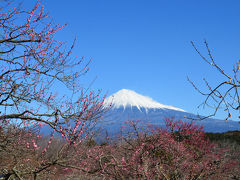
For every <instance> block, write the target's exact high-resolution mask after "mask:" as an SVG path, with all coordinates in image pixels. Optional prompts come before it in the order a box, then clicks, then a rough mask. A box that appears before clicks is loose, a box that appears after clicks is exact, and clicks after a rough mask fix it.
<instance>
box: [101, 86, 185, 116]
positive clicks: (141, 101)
mask: <svg viewBox="0 0 240 180" xmlns="http://www.w3.org/2000/svg"><path fill="white" fill-rule="evenodd" d="M104 105H105V106H109V105H111V106H112V108H120V107H123V108H124V109H125V108H126V107H127V106H130V107H137V108H138V109H139V110H140V111H141V108H144V109H146V110H147V109H149V108H154V109H171V110H176V111H183V112H185V111H184V110H183V109H180V108H176V107H174V106H168V105H163V104H160V103H158V102H156V101H154V100H153V99H152V98H150V97H147V96H142V95H140V94H138V93H136V92H134V91H132V90H128V89H122V90H120V91H118V92H117V93H115V94H113V95H111V96H109V97H108V98H106V99H105V101H104Z"/></svg>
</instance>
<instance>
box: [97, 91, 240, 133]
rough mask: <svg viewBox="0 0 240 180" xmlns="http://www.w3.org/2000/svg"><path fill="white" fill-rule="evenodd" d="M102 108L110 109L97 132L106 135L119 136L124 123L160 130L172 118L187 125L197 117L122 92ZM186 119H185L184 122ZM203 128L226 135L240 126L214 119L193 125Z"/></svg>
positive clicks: (110, 98) (147, 98)
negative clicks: (156, 127) (103, 132)
mask: <svg viewBox="0 0 240 180" xmlns="http://www.w3.org/2000/svg"><path fill="white" fill-rule="evenodd" d="M104 105H105V106H106V107H109V106H111V108H110V110H109V112H107V113H106V114H105V116H104V118H103V123H101V128H102V129H103V130H104V131H106V130H107V131H108V132H109V133H110V134H116V133H119V131H120V129H121V126H123V125H124V122H125V121H127V120H140V121H141V122H142V123H143V124H146V125H147V124H151V125H154V126H161V127H164V119H165V118H166V117H174V118H175V119H176V120H180V119H181V120H184V121H188V122H190V121H191V120H190V119H189V118H193V119H197V118H198V116H197V115H194V114H192V113H188V112H186V111H184V110H182V109H180V108H177V107H174V106H168V105H163V104H160V103H158V102H156V101H154V100H152V99H151V98H149V97H145V96H142V95H140V94H137V93H136V92H134V91H132V90H127V89H122V90H120V91H118V92H117V93H115V94H113V95H111V96H109V97H108V98H107V99H106V100H105V102H104ZM186 117H188V118H186ZM195 123H196V124H199V125H203V126H204V130H205V131H206V132H226V131H232V130H240V124H239V123H238V122H236V121H228V122H225V121H223V120H218V119H210V118H209V119H204V120H201V121H195Z"/></svg>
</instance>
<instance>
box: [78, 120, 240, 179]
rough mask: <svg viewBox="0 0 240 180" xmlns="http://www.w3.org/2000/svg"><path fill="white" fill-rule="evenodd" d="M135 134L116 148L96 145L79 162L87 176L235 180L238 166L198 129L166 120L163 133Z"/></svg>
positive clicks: (132, 125) (123, 140) (187, 124)
mask: <svg viewBox="0 0 240 180" xmlns="http://www.w3.org/2000/svg"><path fill="white" fill-rule="evenodd" d="M128 125H129V127H128V130H129V128H130V129H131V128H132V130H135V132H132V134H131V136H129V137H126V136H125V137H120V139H119V140H120V141H119V142H118V143H117V144H114V145H113V144H110V145H107V144H106V145H105V146H100V145H96V146H94V148H91V149H89V150H88V151H85V153H83V154H82V157H81V159H84V156H85V160H86V161H88V162H87V163H86V164H85V166H84V167H85V170H86V172H87V173H88V174H94V175H96V174H98V175H99V176H101V177H102V178H106V179H169V180H170V179H171V180H172V179H217V178H218V179H238V178H239V177H240V176H239V170H240V169H239V162H237V161H234V160H231V159H229V158H228V157H227V156H225V155H226V153H227V150H225V149H221V148H218V147H217V146H216V145H214V144H212V143H210V142H209V140H208V139H207V138H206V137H205V133H204V132H203V131H202V127H199V126H197V125H194V123H186V122H183V121H174V120H173V119H167V120H166V126H167V128H166V129H151V134H150V135H147V134H146V133H141V132H138V131H137V128H136V127H137V126H136V124H135V123H134V122H133V121H130V122H128Z"/></svg>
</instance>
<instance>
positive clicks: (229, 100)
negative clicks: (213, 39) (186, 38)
mask: <svg viewBox="0 0 240 180" xmlns="http://www.w3.org/2000/svg"><path fill="white" fill-rule="evenodd" d="M191 44H192V46H193V47H194V49H195V50H196V52H197V53H198V54H199V56H200V57H201V59H202V60H203V61H205V62H206V63H207V64H208V65H210V66H211V67H212V68H214V69H216V70H217V72H218V73H219V75H221V77H222V78H220V79H219V81H217V80H216V85H212V84H211V83H210V82H209V81H208V80H207V79H205V78H204V79H203V80H204V83H205V85H206V87H207V90H206V91H203V90H201V89H200V88H199V87H197V86H196V84H195V83H194V82H193V81H191V80H190V79H189V78H188V81H189V82H190V83H191V84H192V85H193V87H194V88H195V90H196V91H198V92H199V93H200V94H201V95H203V96H205V97H206V98H205V100H204V102H203V103H202V104H201V105H202V106H204V107H205V106H206V107H210V108H212V109H213V112H212V113H211V114H209V115H208V116H206V117H201V119H205V118H208V117H212V116H215V115H216V113H217V112H218V111H221V110H223V111H224V112H226V113H225V114H226V118H225V120H226V121H227V120H229V119H230V118H231V117H232V114H233V112H236V113H237V114H238V116H239V112H240V98H239V87H240V80H239V70H240V65H239V61H237V62H236V65H235V66H233V71H232V73H229V72H227V71H226V70H225V69H224V68H223V67H221V66H220V65H219V64H218V63H217V61H216V59H214V57H213V55H212V51H211V50H210V48H209V45H208V42H207V41H205V42H204V44H205V47H206V50H207V55H206V56H205V55H204V54H203V53H201V52H200V51H199V49H198V48H197V47H196V45H195V43H194V42H191ZM239 118H240V116H239Z"/></svg>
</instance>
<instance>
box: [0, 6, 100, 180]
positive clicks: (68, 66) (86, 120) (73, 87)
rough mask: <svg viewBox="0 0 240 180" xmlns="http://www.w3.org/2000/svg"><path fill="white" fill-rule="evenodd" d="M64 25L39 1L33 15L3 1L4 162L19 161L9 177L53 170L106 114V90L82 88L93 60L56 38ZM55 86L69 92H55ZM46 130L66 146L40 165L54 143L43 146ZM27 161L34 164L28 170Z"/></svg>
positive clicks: (0, 141)
mask: <svg viewBox="0 0 240 180" xmlns="http://www.w3.org/2000/svg"><path fill="white" fill-rule="evenodd" d="M64 26H65V25H58V24H53V22H52V19H51V18H50V17H49V16H48V15H47V14H46V13H45V11H44V7H43V6H42V5H41V3H40V1H36V4H35V6H34V7H33V8H32V9H31V10H25V9H23V8H22V6H21V5H18V4H17V2H15V1H5V2H1V7H0V133H1V134H0V154H1V161H2V160H3V159H5V160H6V162H9V161H10V159H8V160H7V159H6V158H5V157H10V156H12V157H13V158H15V161H14V160H13V161H11V163H10V162H9V166H8V167H7V166H4V167H5V169H4V170H5V171H7V172H8V173H7V174H9V176H11V175H13V176H14V177H15V178H18V179H23V178H24V177H25V175H27V174H31V175H32V176H33V177H35V178H36V176H37V174H38V173H40V172H42V171H45V170H47V169H49V168H52V167H51V166H53V165H56V164H57V160H56V159H60V158H59V157H60V156H63V154H66V152H67V151H70V150H69V147H70V146H74V145H76V144H77V143H80V142H81V139H82V138H83V135H84V136H85V134H86V133H85V131H86V128H88V127H89V126H91V125H92V124H94V122H96V120H97V119H99V118H100V117H101V116H102V113H103V112H104V110H103V100H104V97H102V96H101V91H98V92H94V91H89V90H88V91H86V90H85V89H83V88H82V87H81V86H80V84H79V81H80V77H82V76H83V75H84V74H85V73H86V72H87V71H88V70H89V68H88V65H89V63H90V61H85V59H84V58H80V59H77V58H72V57H71V54H72V50H73V48H74V44H75V41H74V42H73V44H72V45H71V46H70V47H69V48H68V47H67V44H66V43H64V42H61V41H58V40H57V39H56V38H55V35H56V33H57V32H58V31H59V30H61V29H62V28H64ZM56 86H60V87H61V89H62V88H65V91H66V92H67V93H62V94H61V92H58V91H56ZM43 126H48V127H50V128H51V129H52V135H53V134H54V133H59V134H61V136H62V137H63V139H64V140H65V142H67V145H66V144H65V145H64V146H61V148H59V149H58V150H59V151H58V152H56V153H57V155H55V156H56V157H55V158H53V159H54V160H53V161H51V162H47V159H45V160H43V159H44V158H43V159H42V160H41V161H42V162H41V163H40V161H39V158H40V155H41V157H44V153H45V152H46V151H47V149H48V148H49V145H50V144H51V142H52V140H53V136H51V137H50V139H49V140H48V142H47V143H45V145H46V146H42V147H40V146H39V143H40V142H39V141H40V140H41V135H40V130H41V127H43ZM43 144H44V143H43ZM63 144H64V143H63ZM13 147H17V148H15V149H14V150H13V149H12V148H13ZM29 152H31V153H30V154H31V155H30V154H29ZM20 153H22V154H20ZM24 153H25V154H27V153H28V156H31V157H26V156H24ZM33 157H34V158H33ZM40 159H41V158H40ZM34 160H35V162H34V163H33V161H34ZM24 162H31V163H25V165H26V164H28V165H29V166H27V167H23V164H24ZM1 163H3V162H1ZM62 166H64V163H63V161H62ZM0 169H1V170H2V171H3V169H2V168H0ZM23 169H24V171H21V170H23ZM25 178H26V177H25Z"/></svg>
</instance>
